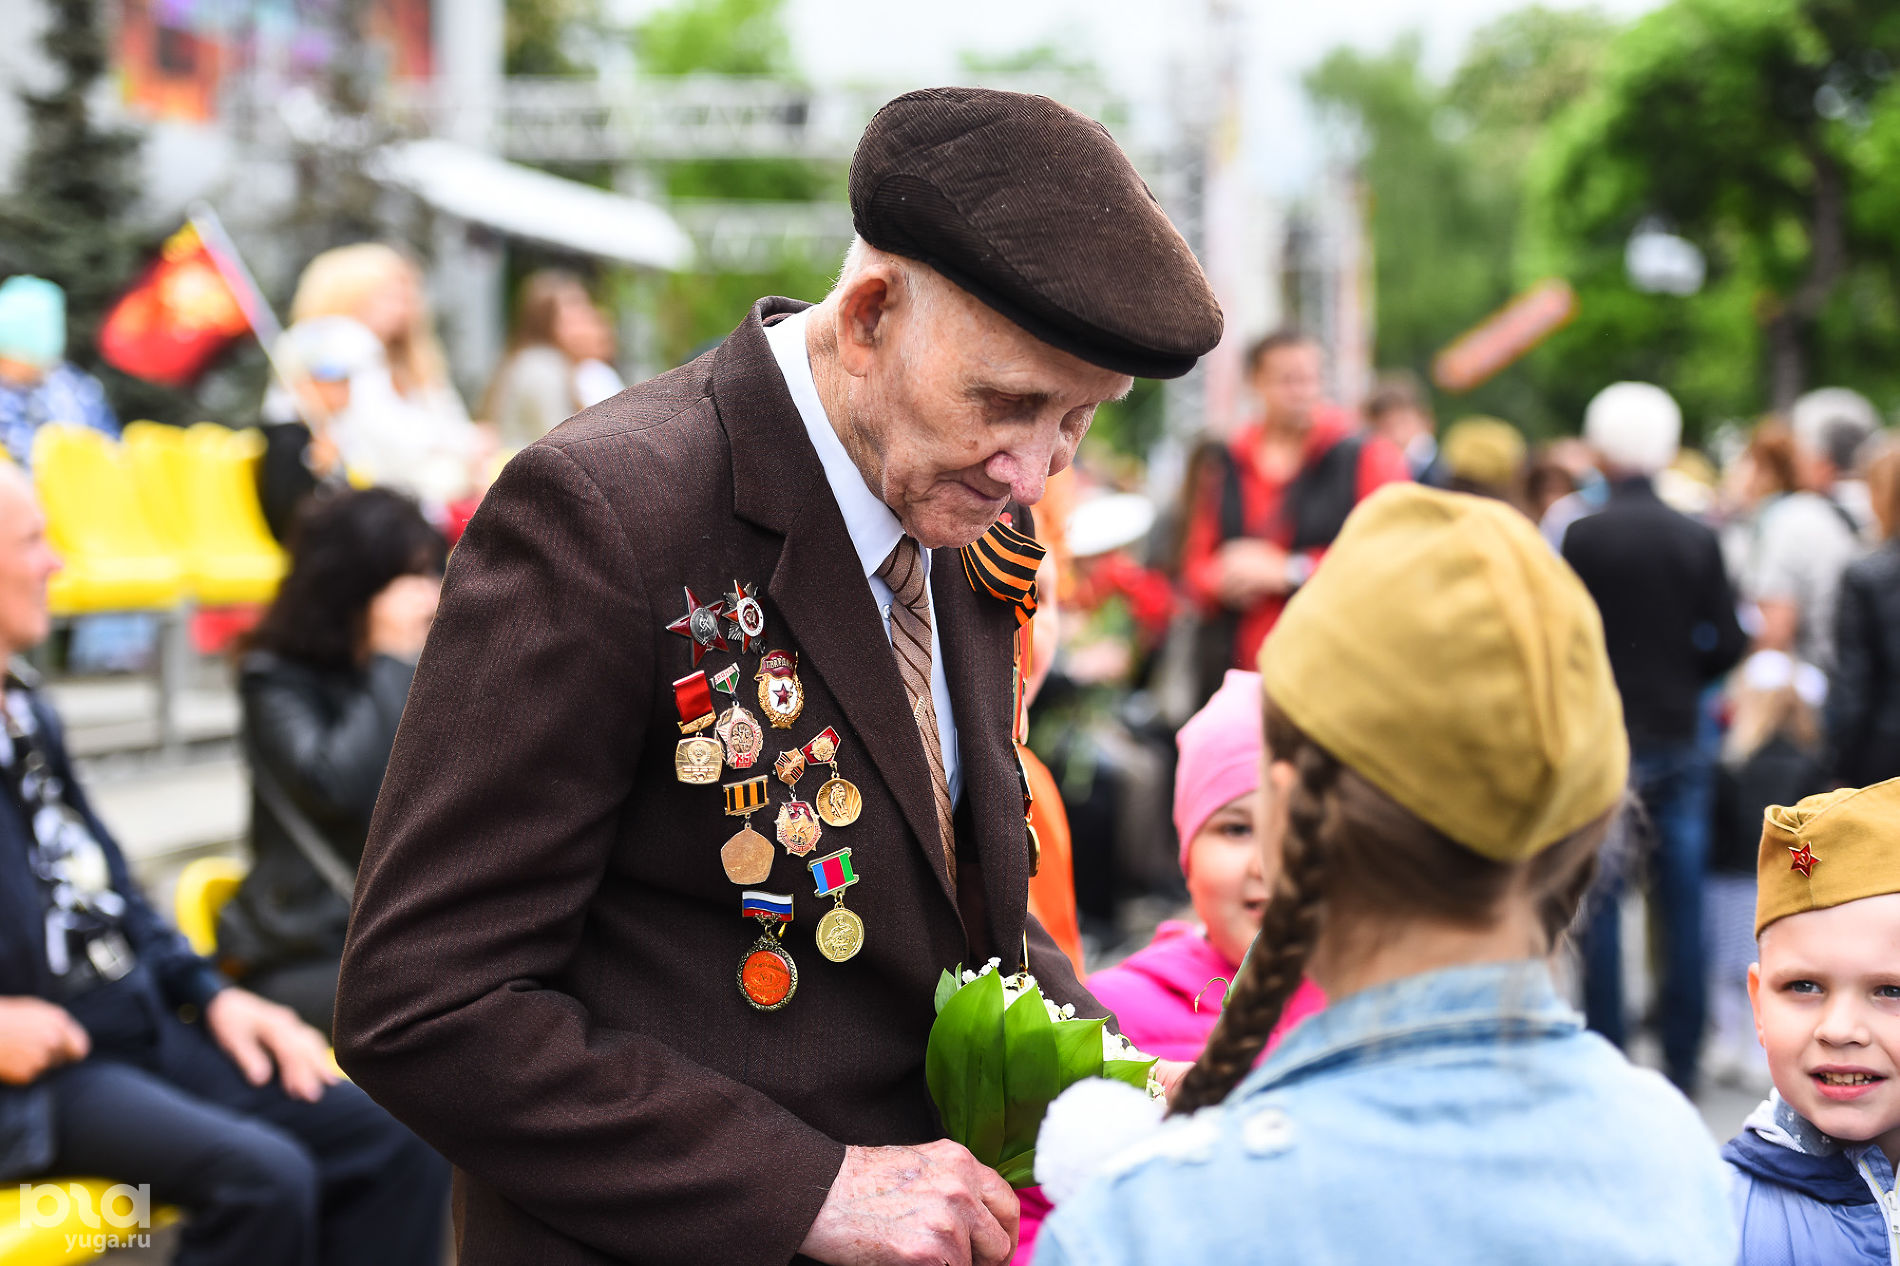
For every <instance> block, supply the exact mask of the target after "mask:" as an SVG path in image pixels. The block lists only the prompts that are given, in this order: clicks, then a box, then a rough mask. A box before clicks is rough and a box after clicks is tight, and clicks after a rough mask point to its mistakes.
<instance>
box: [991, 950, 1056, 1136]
mask: <svg viewBox="0 0 1900 1266" xmlns="http://www.w3.org/2000/svg"><path fill="white" fill-rule="evenodd" d="M1055 1028H1056V1026H1055V1022H1054V1021H1052V1020H1051V1019H1050V1018H1049V1012H1048V1010H1047V1009H1046V1008H1045V1007H1044V1006H1043V1003H1042V991H1041V990H1040V989H1038V988H1036V987H1034V986H1031V987H1030V989H1029V990H1028V992H1026V993H1023V994H1020V995H1018V997H1017V999H1016V1001H1014V1002H1012V1003H1010V1004H1009V1009H1008V1010H1007V1011H1005V1012H1003V1043H1004V1051H1005V1056H1006V1063H1005V1065H1004V1070H1003V1072H1004V1078H1003V1089H1004V1093H1005V1099H1004V1113H1003V1155H1004V1156H1005V1157H1008V1156H1012V1155H1014V1154H1016V1153H1019V1152H1023V1151H1030V1150H1033V1149H1034V1148H1035V1146H1036V1131H1037V1130H1039V1129H1040V1128H1042V1118H1043V1114H1044V1113H1045V1112H1047V1111H1048V1110H1049V1101H1050V1100H1051V1099H1053V1098H1055V1097H1056V1095H1057V1094H1058V1093H1060V1092H1061V1090H1062V1082H1061V1081H1060V1079H1059V1078H1060V1075H1061V1066H1060V1060H1059V1059H1058V1058H1057V1055H1056V1033H1055Z"/></svg>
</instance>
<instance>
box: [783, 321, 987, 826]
mask: <svg viewBox="0 0 1900 1266" xmlns="http://www.w3.org/2000/svg"><path fill="white" fill-rule="evenodd" d="M765 341H766V342H767V343H769V344H771V347H772V355H773V357H774V358H775V359H776V360H777V361H778V367H779V372H780V373H782V374H784V375H785V386H786V387H787V388H788V389H789V390H790V391H791V393H792V403H793V404H795V405H797V406H798V416H799V417H800V418H801V419H803V421H804V423H805V433H806V434H807V435H809V436H811V446H812V447H813V448H814V449H817V450H818V461H819V463H820V464H821V465H823V466H824V468H825V482H826V483H828V484H830V485H831V496H832V499H833V500H834V501H836V502H837V503H838V509H839V511H840V512H841V513H843V515H844V526H845V531H847V532H849V533H850V535H851V544H852V547H853V548H855V549H856V550H857V551H858V562H859V563H860V564H861V565H862V566H863V568H864V579H865V580H866V581H867V582H868V583H869V584H870V586H871V596H872V597H873V598H874V599H875V600H876V601H877V609H878V611H879V612H881V613H882V614H883V616H884V636H885V637H886V638H887V639H888V638H889V637H890V635H891V587H890V586H889V585H887V584H885V583H884V582H883V581H882V580H880V579H878V575H877V569H878V568H880V567H882V566H883V565H884V560H885V559H887V558H889V557H890V556H891V551H892V550H894V549H896V548H897V542H898V541H899V540H900V539H902V537H903V535H904V525H903V524H901V523H899V522H898V521H897V516H896V515H895V514H892V513H891V508H890V507H889V506H887V505H885V504H884V502H883V501H882V500H880V499H879V498H878V495H877V494H876V493H874V492H872V491H871V488H870V485H868V484H866V483H865V482H864V476H863V475H862V474H860V473H859V471H858V468H857V465H856V464H855V463H853V462H852V460H851V455H850V454H849V453H847V452H845V449H844V443H843V441H841V440H840V439H839V438H838V433H837V432H836V431H835V430H833V429H832V426H831V418H830V417H829V416H828V415H827V414H826V413H825V406H824V405H823V404H822V403H821V402H820V401H819V399H818V384H817V381H816V380H815V379H814V378H813V377H812V372H811V355H810V353H809V352H808V351H807V349H806V347H805V313H803V312H795V313H793V314H792V315H791V316H788V317H786V318H785V319H784V320H782V321H779V322H777V323H776V324H774V325H768V326H766V327H765ZM921 553H922V556H923V560H924V574H925V575H926V576H928V575H929V573H930V551H929V550H922V551H921ZM924 597H925V598H926V599H927V600H930V601H931V602H932V604H933V605H932V609H931V613H930V696H931V700H932V702H934V703H935V704H936V708H937V737H938V738H939V739H940V740H942V743H943V768H944V772H945V773H946V774H947V775H948V776H949V780H950V803H952V804H955V803H956V802H957V797H958V795H959V794H961V792H962V790H963V762H962V761H961V760H960V759H959V758H958V756H957V718H956V714H955V713H954V712H952V711H951V708H950V683H949V681H948V680H947V679H946V678H945V677H944V675H943V634H942V631H941V630H940V629H938V627H937V613H936V609H935V605H934V603H935V599H932V598H931V597H930V587H929V585H925V586H924Z"/></svg>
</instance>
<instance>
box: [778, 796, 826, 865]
mask: <svg viewBox="0 0 1900 1266" xmlns="http://www.w3.org/2000/svg"><path fill="white" fill-rule="evenodd" d="M824 832H825V828H824V827H822V826H820V825H819V824H818V815H817V814H816V813H813V812H812V807H811V806H810V805H808V804H806V803H805V802H804V801H803V800H787V801H786V802H785V803H784V804H782V805H780V806H779V811H778V842H779V843H781V844H783V845H784V846H785V851H786V852H788V853H790V854H791V855H792V856H793V857H803V856H804V855H805V854H807V853H809V852H811V851H812V850H813V849H814V848H817V847H818V837H819V836H821V835H823V834H824Z"/></svg>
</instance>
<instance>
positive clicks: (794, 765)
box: [772, 747, 805, 787]
mask: <svg viewBox="0 0 1900 1266" xmlns="http://www.w3.org/2000/svg"><path fill="white" fill-rule="evenodd" d="M772 771H773V772H774V773H776V774H777V775H778V780H779V781H780V782H782V783H784V784H785V785H786V786H787V787H796V786H797V785H798V780H799V779H800V778H803V777H804V776H805V753H803V752H801V751H799V750H798V749H797V748H796V747H794V748H792V749H791V750H790V751H785V752H780V753H779V754H778V763H777V764H775V765H774V766H772Z"/></svg>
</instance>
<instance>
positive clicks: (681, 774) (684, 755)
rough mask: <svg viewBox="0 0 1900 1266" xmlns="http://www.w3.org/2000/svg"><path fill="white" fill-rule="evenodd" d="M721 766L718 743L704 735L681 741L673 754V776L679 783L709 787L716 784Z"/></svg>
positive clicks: (696, 735) (722, 763)
mask: <svg viewBox="0 0 1900 1266" xmlns="http://www.w3.org/2000/svg"><path fill="white" fill-rule="evenodd" d="M723 765H724V762H723V761H722V760H721V758H720V753H719V741H718V740H717V739H712V738H708V737H707V736H706V735H704V734H695V735H694V736H693V737H692V738H683V739H681V740H680V743H679V747H678V748H676V749H675V750H674V752H673V772H674V774H675V775H677V776H678V778H679V780H680V781H681V782H684V783H691V784H693V785H694V786H698V787H709V786H711V785H712V784H713V783H716V782H718V781H719V775H720V773H721V772H723V769H722V767H723Z"/></svg>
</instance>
